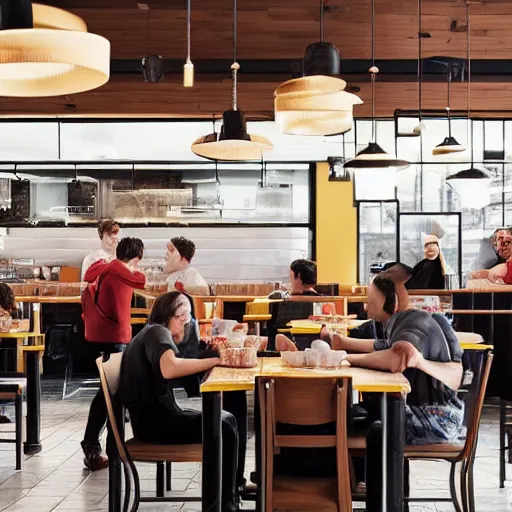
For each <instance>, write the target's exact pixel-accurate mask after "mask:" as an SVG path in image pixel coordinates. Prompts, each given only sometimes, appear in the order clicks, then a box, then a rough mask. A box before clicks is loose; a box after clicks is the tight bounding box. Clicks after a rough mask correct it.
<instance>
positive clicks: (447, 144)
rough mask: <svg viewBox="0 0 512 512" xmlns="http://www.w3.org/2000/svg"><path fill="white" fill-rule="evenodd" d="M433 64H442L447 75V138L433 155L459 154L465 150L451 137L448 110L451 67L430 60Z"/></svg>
mask: <svg viewBox="0 0 512 512" xmlns="http://www.w3.org/2000/svg"><path fill="white" fill-rule="evenodd" d="M432 60H433V61H434V62H437V63H439V64H443V65H444V66H446V73H447V82H448V102H447V106H446V117H447V118H448V137H445V139H444V140H443V142H441V144H438V145H437V146H436V147H435V148H434V149H433V150H432V154H433V155H448V154H450V153H460V152H461V151H466V148H465V147H464V146H462V145H461V144H459V143H458V142H457V140H456V139H455V137H453V136H452V118H451V115H450V114H451V109H450V96H451V95H450V91H451V84H452V65H451V63H450V62H448V63H446V62H443V61H440V60H435V59H432Z"/></svg>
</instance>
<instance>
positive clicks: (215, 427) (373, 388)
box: [201, 358, 411, 512]
mask: <svg viewBox="0 0 512 512" xmlns="http://www.w3.org/2000/svg"><path fill="white" fill-rule="evenodd" d="M259 376H265V377H272V376H275V377H281V376H292V377H300V378H306V379H307V378H309V379H311V378H333V377H334V378H336V377H351V378H352V387H353V389H355V390H357V391H360V392H372V393H381V394H382V424H383V447H384V448H383V453H382V463H383V467H384V468H386V467H387V468H388V471H387V472H386V471H384V472H383V477H382V511H383V512H387V511H389V512H398V510H399V509H398V508H396V510H395V507H388V506H387V503H388V493H393V495H392V496H391V497H390V498H391V501H392V502H393V503H394V502H396V503H398V502H400V503H402V501H403V482H402V479H401V478H394V479H393V480H391V479H390V481H389V482H388V480H387V478H386V476H387V474H388V473H389V474H394V475H400V474H403V471H402V468H396V471H393V468H392V470H391V471H390V470H389V465H388V461H387V441H388V420H389V425H397V424H398V425H400V424H402V425H403V424H405V412H404V400H401V407H400V408H399V411H397V409H396V408H390V415H393V411H397V414H399V415H400V416H398V417H388V407H387V398H388V393H392V394H398V395H399V396H401V397H402V398H404V397H405V395H406V394H407V393H409V392H410V389H411V387H410V384H409V381H408V380H407V379H406V378H405V377H404V376H403V375H402V374H392V373H387V372H378V371H374V370H366V369H363V368H351V367H343V368H340V369H337V370H320V369H318V370H309V369H303V368H291V367H289V366H288V365H287V364H286V363H285V362H284V361H283V360H282V359H281V358H261V359H259V360H258V365H257V366H256V367H255V368H249V369H233V368H222V367H216V368H214V369H213V370H212V371H211V372H210V373H209V375H208V376H207V378H206V379H205V380H204V381H203V383H202V384H201V396H202V402H203V416H202V418H203V464H202V473H203V474H202V509H201V510H202V511H203V512H206V511H208V512H221V508H220V507H221V488H222V427H221V411H222V400H221V393H222V392H223V391H250V390H253V389H254V386H255V381H256V377H259ZM403 434H404V432H403V431H402V436H400V439H394V441H395V444H396V445H399V446H402V449H403V446H404V444H405V439H404V435H403ZM392 435H393V433H391V436H392ZM397 437H398V435H397ZM402 460H403V456H402Z"/></svg>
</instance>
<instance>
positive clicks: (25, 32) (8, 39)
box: [0, 0, 110, 97]
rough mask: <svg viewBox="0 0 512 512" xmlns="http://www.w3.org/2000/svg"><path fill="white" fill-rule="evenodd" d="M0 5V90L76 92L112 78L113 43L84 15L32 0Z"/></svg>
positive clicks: (42, 93) (32, 93)
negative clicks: (95, 30)
mask: <svg viewBox="0 0 512 512" xmlns="http://www.w3.org/2000/svg"><path fill="white" fill-rule="evenodd" d="M0 11H2V12H0V19H1V21H0V28H1V29H2V30H0V96H12V97H44V96H60V95H66V94H75V93H79V92H84V91H88V90H91V89H95V88H97V87H100V86H102V85H104V84H105V83H106V82H107V81H108V79H109V75H110V43H109V41H108V40H107V39H105V38H104V37H101V36H99V35H96V34H90V33H89V32H87V25H86V24H85V22H84V21H83V20H82V19H81V18H80V17H78V16H76V15H74V14H72V13H69V12H67V11H64V10H62V9H58V8H55V7H51V6H47V5H40V4H34V5H32V3H31V1H30V0H10V1H8V2H5V3H4V4H3V5H2V6H1V7H0Z"/></svg>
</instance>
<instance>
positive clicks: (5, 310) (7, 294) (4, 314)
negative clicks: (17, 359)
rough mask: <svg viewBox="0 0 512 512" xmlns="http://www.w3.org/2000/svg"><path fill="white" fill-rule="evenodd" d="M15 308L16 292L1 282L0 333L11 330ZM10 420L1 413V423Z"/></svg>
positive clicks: (0, 358) (0, 355)
mask: <svg viewBox="0 0 512 512" xmlns="http://www.w3.org/2000/svg"><path fill="white" fill-rule="evenodd" d="M14 309H16V299H15V297H14V292H13V291H12V289H11V288H10V286H9V285H8V284H6V283H0V333H2V332H9V331H10V330H11V327H12V317H11V312H12V311H13V310H14ZM14 342H16V340H14ZM0 346H1V336H0ZM7 352H9V351H7ZM0 362H3V354H2V350H0ZM10 421H11V420H10V419H9V418H8V417H7V416H5V415H3V414H0V423H10Z"/></svg>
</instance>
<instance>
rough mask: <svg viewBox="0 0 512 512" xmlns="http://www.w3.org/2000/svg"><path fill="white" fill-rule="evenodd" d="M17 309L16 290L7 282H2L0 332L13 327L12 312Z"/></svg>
mask: <svg viewBox="0 0 512 512" xmlns="http://www.w3.org/2000/svg"><path fill="white" fill-rule="evenodd" d="M14 309H16V299H15V297H14V292H13V291H12V289H11V288H10V286H9V285H8V284H6V283H0V332H9V331H10V330H11V327H12V317H11V312H12V311H13V310H14Z"/></svg>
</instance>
